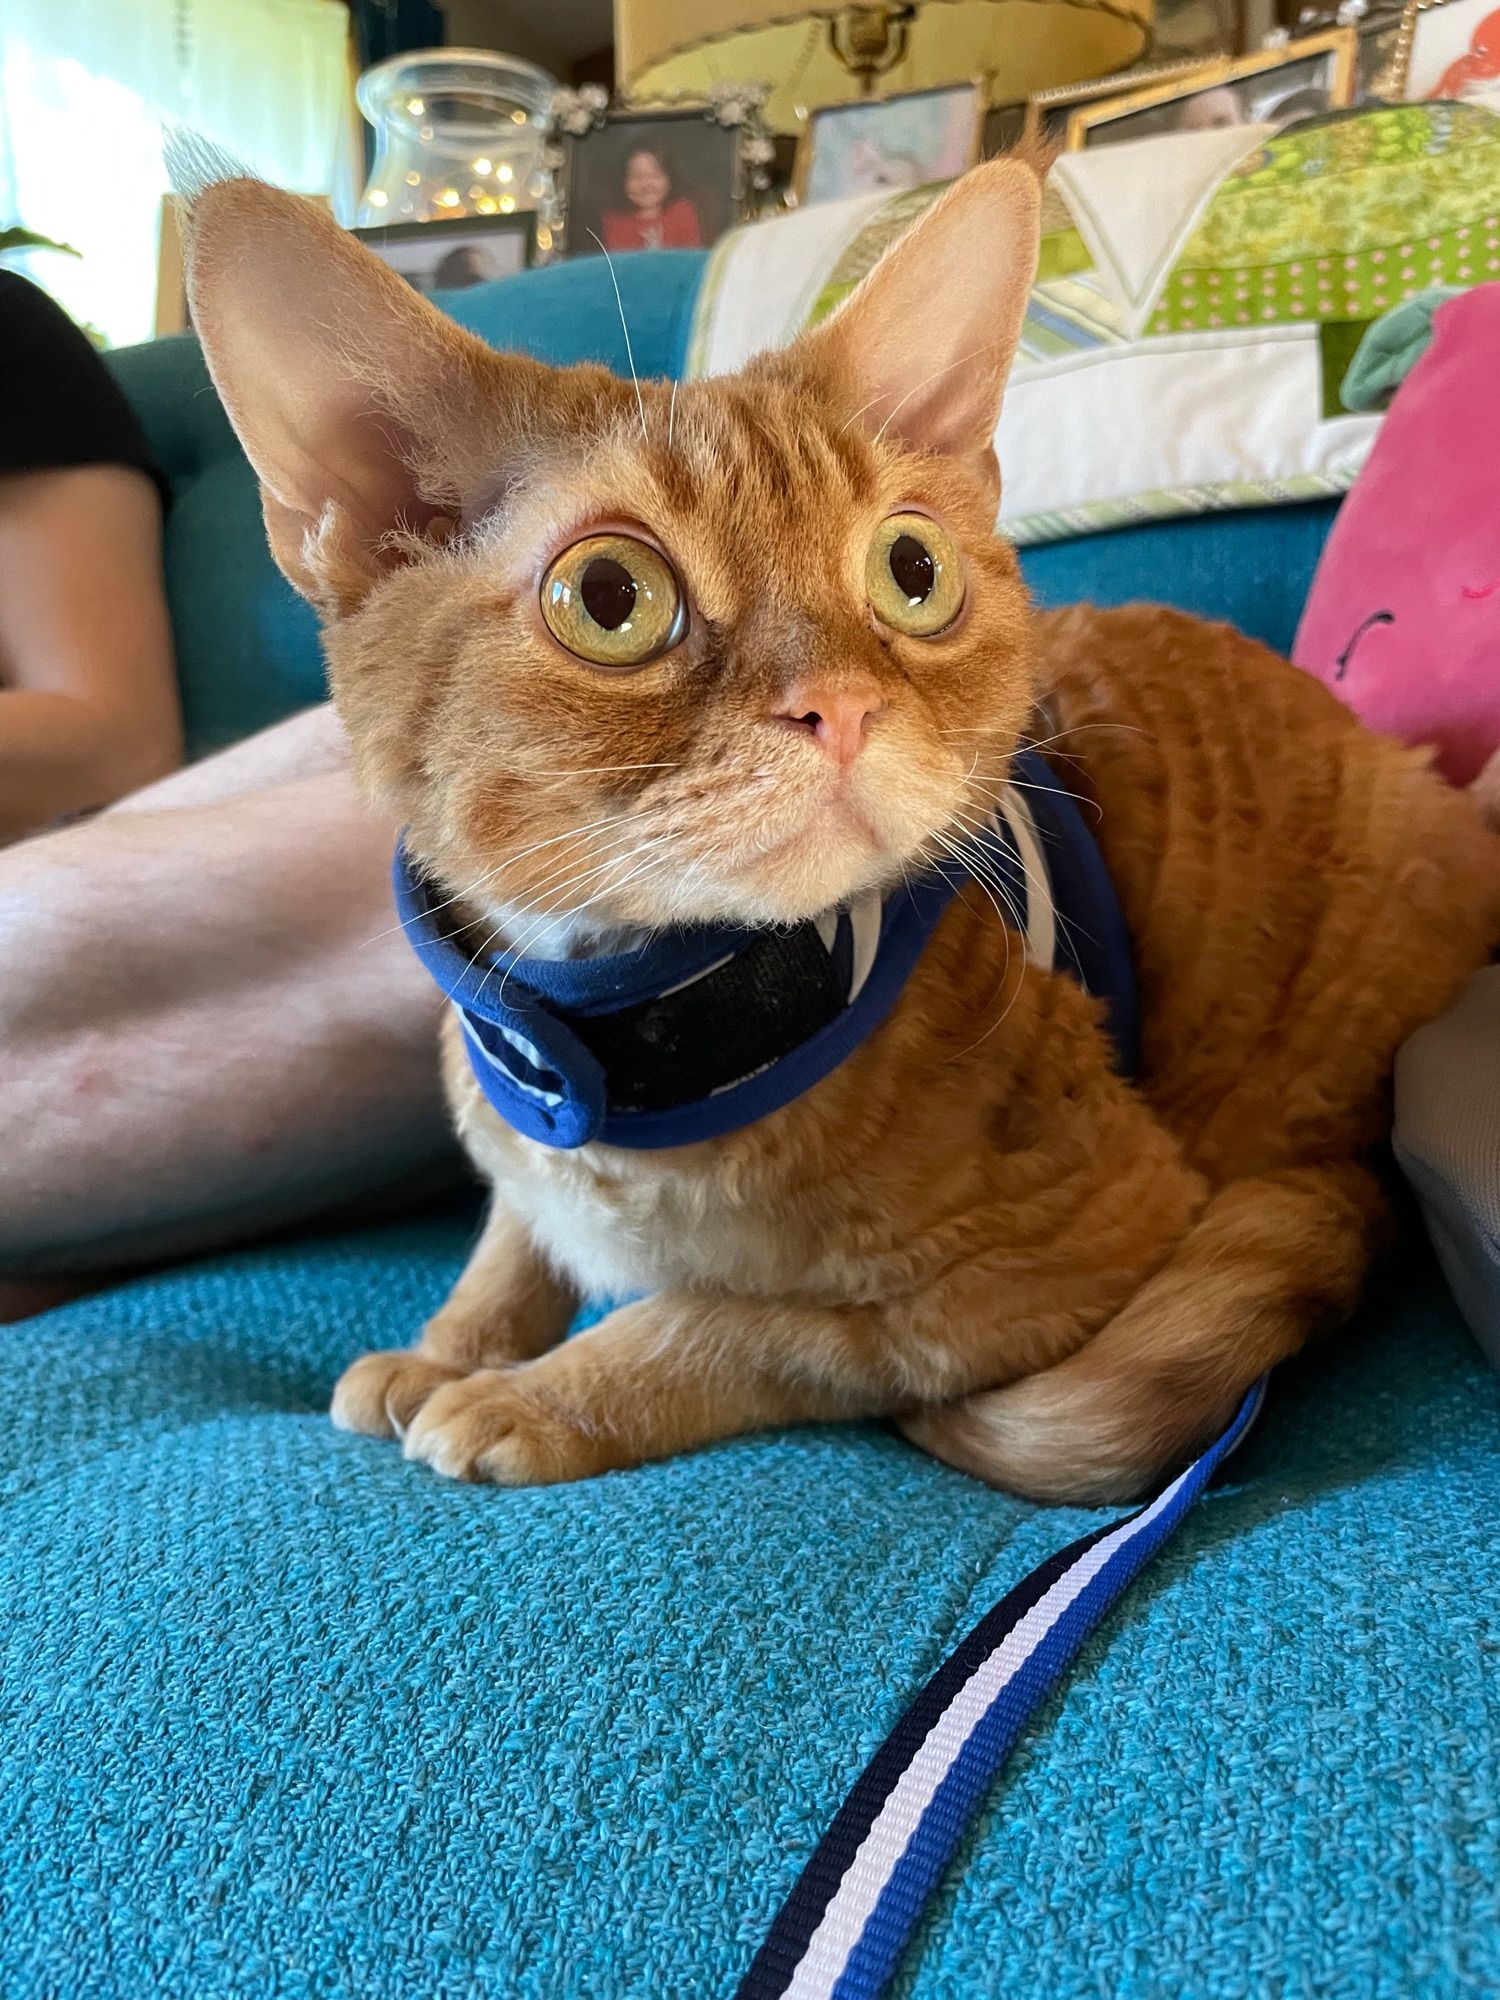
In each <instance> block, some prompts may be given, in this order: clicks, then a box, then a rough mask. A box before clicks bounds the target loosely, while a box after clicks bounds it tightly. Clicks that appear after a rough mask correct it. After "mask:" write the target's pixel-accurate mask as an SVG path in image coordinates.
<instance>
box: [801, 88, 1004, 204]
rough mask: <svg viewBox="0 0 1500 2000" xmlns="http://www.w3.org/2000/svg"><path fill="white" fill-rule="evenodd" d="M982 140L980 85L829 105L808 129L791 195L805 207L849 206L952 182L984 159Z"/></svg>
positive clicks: (811, 118) (803, 130)
mask: <svg viewBox="0 0 1500 2000" xmlns="http://www.w3.org/2000/svg"><path fill="white" fill-rule="evenodd" d="M983 136H984V90H983V87H982V86H981V85H980V84H978V83H961V84H958V85H956V86H954V88H952V89H950V90H914V91H912V92H910V93H909V94H908V95H907V96H905V97H886V98H871V99H869V100H867V101H866V102H864V103H861V104H834V105H830V106H829V107H828V109H827V110H826V111H815V112H814V113H813V114H812V116H811V117H810V118H809V119H808V121H807V123H806V125H805V126H804V127H803V129H802V136H801V138H800V139H799V141H798V143H797V163H796V166H795V168H794V169H793V173H792V192H793V194H794V195H795V197H796V199H797V200H798V202H801V203H810V202H818V201H842V200H844V199H845V197H846V196H849V195H855V194H876V193H879V192H880V191H881V190H882V189H899V188H913V187H922V186H924V185H925V184H926V183H927V182H928V181H951V180H953V179H954V178H956V176H957V175H959V174H961V173H962V172H963V171H964V169H965V168H966V167H972V166H973V165H974V164H975V162H976V161H977V160H978V159H979V157H980V152H981V148H982V144H983Z"/></svg>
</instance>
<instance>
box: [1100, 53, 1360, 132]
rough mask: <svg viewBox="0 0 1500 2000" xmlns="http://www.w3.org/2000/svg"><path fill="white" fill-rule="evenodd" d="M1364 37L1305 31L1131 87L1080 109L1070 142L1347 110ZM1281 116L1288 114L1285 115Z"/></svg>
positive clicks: (1279, 120)
mask: <svg viewBox="0 0 1500 2000" xmlns="http://www.w3.org/2000/svg"><path fill="white" fill-rule="evenodd" d="M1358 68H1359V38H1358V36H1357V34H1356V33H1355V31H1354V29H1353V28H1332V29H1330V30H1329V31H1328V32H1327V33H1326V34H1321V35H1307V36H1304V37H1303V38H1302V40H1300V41H1295V42H1287V43H1285V44H1284V45H1283V46H1282V47H1280V48H1273V49H1263V50H1262V51H1261V52H1260V53H1259V54H1258V55H1253V56H1235V57H1232V58H1231V59H1229V60H1227V61H1225V62H1222V63H1215V64H1211V65H1206V66H1201V67H1200V68H1199V70H1198V74H1197V75H1196V76H1184V77H1182V78H1179V79H1178V80H1177V81H1176V82H1169V83H1164V84H1160V85H1158V86H1157V87H1155V88H1153V89H1150V90H1134V91H1127V92H1126V93H1125V94H1124V95H1122V96H1119V97H1113V98H1109V99H1107V100H1105V101H1104V102H1103V103H1101V104H1097V105H1093V106H1088V107H1085V108H1084V109H1082V110H1078V111H1074V112H1073V113H1072V114H1071V115H1070V116H1069V119H1068V127H1067V136H1066V139H1065V141H1064V144H1065V147H1066V150H1067V151H1068V152H1070V153H1074V152H1081V151H1082V150H1083V149H1084V148H1085V147H1090V146H1098V145H1114V144H1117V143H1119V142H1120V141H1121V140H1125V139H1142V138H1148V137H1153V136H1155V135H1157V134H1159V133H1163V132H1186V131H1195V130H1197V131H1204V130H1210V129H1213V128H1215V127H1218V126H1225V125H1257V124H1266V123H1271V124H1277V123H1283V122H1284V123H1287V124H1290V123H1291V122H1292V121H1293V120H1294V119H1296V118H1306V117H1316V116H1319V115H1323V114H1326V113H1328V112H1331V111H1347V110H1348V109H1349V107H1350V106H1351V105H1352V104H1353V102H1354V97H1355V91H1356V88H1357V82H1358ZM1280 114H1285V115H1284V117H1283V116H1281V115H1280Z"/></svg>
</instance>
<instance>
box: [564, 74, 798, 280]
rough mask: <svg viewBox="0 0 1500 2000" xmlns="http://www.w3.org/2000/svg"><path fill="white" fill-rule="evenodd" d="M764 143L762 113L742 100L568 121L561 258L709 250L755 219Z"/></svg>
mask: <svg viewBox="0 0 1500 2000" xmlns="http://www.w3.org/2000/svg"><path fill="white" fill-rule="evenodd" d="M758 135H759V128H758V124H757V122H756V119H755V116H754V109H753V107H749V108H747V107H745V106H743V105H741V104H740V103H739V102H738V101H736V102H735V103H733V104H728V105H725V104H719V105H714V104H710V105H701V106H684V107H666V106H662V107H650V106H641V107H632V108H630V109H618V110H613V111H608V112H606V111H604V110H602V109H600V110H599V111H598V112H597V113H595V114H594V115H590V116H583V117H577V118H574V119H571V120H565V121H564V122H563V128H562V132H561V134H560V143H559V149H558V167H557V173H558V202H559V208H560V220H559V222H558V224H557V225H556V227H555V228H554V230H553V242H554V245H555V247H556V250H557V252H558V254H559V255H561V256H564V257H594V256H598V255H599V254H600V253H601V251H604V250H607V251H608V252H609V253H610V255H611V256H616V255H620V254H622V253H625V252H629V251H632V250H655V249H663V250H694V249H700V248H704V249H706V248H707V247H708V246H709V245H711V244H713V243H716V242H717V241H718V239H719V238H720V237H721V236H722V235H723V234H724V233H725V231H726V230H728V229H732V228H733V227H734V226H735V224H736V223H738V222H741V221H743V220H745V218H746V216H747V215H748V214H749V213H750V211H751V204H752V196H753V192H754V187H755V184H756V180H757V176H758V173H759V166H760V153H759V147H758V146H757V139H758ZM765 143H766V142H764V141H762V142H761V144H765Z"/></svg>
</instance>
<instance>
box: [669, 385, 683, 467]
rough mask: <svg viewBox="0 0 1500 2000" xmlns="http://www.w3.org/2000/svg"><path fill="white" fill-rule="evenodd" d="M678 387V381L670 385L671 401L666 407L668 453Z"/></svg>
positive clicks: (675, 412)
mask: <svg viewBox="0 0 1500 2000" xmlns="http://www.w3.org/2000/svg"><path fill="white" fill-rule="evenodd" d="M680 387H681V383H680V381H675V380H674V382H673V383H672V400H671V402H670V403H669V404H668V405H667V450H668V451H670V450H671V449H672V426H673V424H674V423H675V422H676V421H677V391H678V389H679V388H680Z"/></svg>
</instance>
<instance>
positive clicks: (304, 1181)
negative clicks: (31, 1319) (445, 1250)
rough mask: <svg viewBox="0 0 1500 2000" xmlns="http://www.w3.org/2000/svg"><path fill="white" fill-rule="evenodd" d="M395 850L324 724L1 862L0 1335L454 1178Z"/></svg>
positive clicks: (433, 1035) (196, 772) (426, 995)
mask: <svg viewBox="0 0 1500 2000" xmlns="http://www.w3.org/2000/svg"><path fill="white" fill-rule="evenodd" d="M393 837H394V829H393V828H392V827H389V826H386V825H383V824H381V822H380V821H379V820H378V818H377V817H376V816H375V815H373V814H372V813H371V812H370V810H369V808H368V807H367V806H366V805H365V804H364V803H363V802H362V801H361V799H360V798H359V796H358V794H357V793H356V791H355V788H354V784H353V780H352V778H351V777H350V775H349V772H348V770H347V762H346V749H345V744H344V739H343V734H342V731H341V730H340V728H339V726H338V724H337V722H336V721H335V720H334V719H333V717H332V715H331V713H330V712H329V711H328V710H326V709H316V710H312V711H310V712H309V713H308V714H306V715H304V716H298V717H294V718H293V719H292V720H291V721H290V722H288V723H284V724H282V725H280V726H279V727H278V728H277V729H274V730H270V731H268V732H266V733H265V734H264V735H263V736H261V737H258V738H255V739H253V740H252V741H251V742H249V743H245V744H241V745H239V746H238V747H237V748H235V749H234V750H232V751H229V752H227V753H225V755H224V756H222V757H220V758H216V759H213V760H210V761H207V762H205V763H203V764H201V765H198V766H195V767H194V768H192V769H190V770H186V771H182V772H179V773H176V774H175V775H173V776H172V777H170V778H168V779H166V780H164V781H163V782H162V783H160V784H158V785H156V786H153V787H152V788H151V789H150V790H149V791H146V792H142V793H140V794H138V795H136V796H135V797H133V798H132V799H130V800H129V801H127V802H125V803H124V804H122V805H120V806H118V807H116V808H114V809H113V810H111V811H110V812H108V813H104V814H101V815H100V816H99V817H98V818H97V819H94V820H91V821H89V822H88V823H87V824H84V825H79V826H75V827H70V828H67V829H65V830H63V831H61V832H57V833H52V834H47V835H43V836H40V837H38V838H36V839H33V840H30V841H23V842H21V843H20V844H18V845H17V846H14V847H11V848H8V849H7V850H6V851H5V852H4V853H3V854H0V952H3V955H4V963H5V966H6V976H5V978H4V980H3V981H0V1047H3V1048H4V1049H5V1051H6V1060H7V1084H6V1088H5V1090H4V1092H3V1093H0V1318H6V1317H9V1318H16V1317H20V1316H21V1315H22V1314H23V1313H25V1312H27V1311H31V1310H39V1309H41V1307H42V1306H44V1305H46V1304H49V1303H52V1302H54V1301H55V1300H56V1298H57V1297H58V1295H59V1293H60V1292H62V1291H64V1290H65V1289H66V1288H67V1286H68V1284H70V1283H71V1284H72V1285H73V1286H74V1287H75V1288H81V1287H82V1286H83V1285H84V1284H86V1283H87V1282H88V1279H89V1276H90V1274H102V1273H105V1272H117V1271H119V1270H121V1269H122V1268H128V1267H130V1266H132V1265H140V1264H143V1263H147V1262H155V1261H158V1260H160V1259H163V1258H167V1257H175V1256H182V1255H186V1254H188V1253H191V1252H197V1251H202V1250H205V1249H210V1248H214V1247H217V1246H219V1245H222V1244H226V1243H230V1242H234V1241H241V1240H244V1239H246V1238H248V1237H251V1236H254V1235H258V1234H262V1233H264V1232H265V1231H267V1230H269V1229H272V1228H276V1227H280V1226H284V1225H286V1224H288V1223H291V1222H293V1221H299V1220H302V1219H304V1218H307V1217H309V1216H315V1215H317V1214H318V1213H320V1212H326V1211H331V1210H333V1209H334V1208H336V1207H339V1206H345V1205H348V1204H350V1203H351V1202H357V1201H359V1200H361V1199H363V1198H369V1199H370V1200H372V1201H373V1200H375V1199H377V1198H380V1197H383V1196H384V1195H386V1194H387V1193H388V1192H389V1191H390V1190H391V1189H392V1188H394V1187H396V1186H398V1185H399V1184H402V1183H404V1182H407V1181H417V1180H419V1179H421V1177H423V1176H427V1175H434V1176H438V1175H441V1174H442V1173H444V1172H446V1171H447V1170H448V1167H449V1163H450V1162H451V1161H452V1160H453V1158H454V1151H453V1145H452V1140H451V1138H450V1136H449V1131H448V1124H447V1119H446V1117H445V1114H444V1111H443V1105H442V1096H441V1090H440V1087H439V1081H438V1060H437V1023H438V1013H439V1009H440V1005H441V996H440V995H439V994H438V993H437V992H436V990H435V988H434V987H433V985H432V982H431V980H430V979H429V978H428V976H427V974H426V973H425V972H424V971H423V970H422V968H421V967H420V965H418V963H417V961H416V959H415V957H414V956H413V954H412V953H411V952H410V951H409V949H408V948H407V946H406V943H405V941H404V939H403V938H402V937H401V935H400V932H399V930H398V929H397V928H396V926H395V918H394V913H393V911H392V908H391V900H390V889H389V880H388V870H389V862H390V851H391V844H392V840H393Z"/></svg>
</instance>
